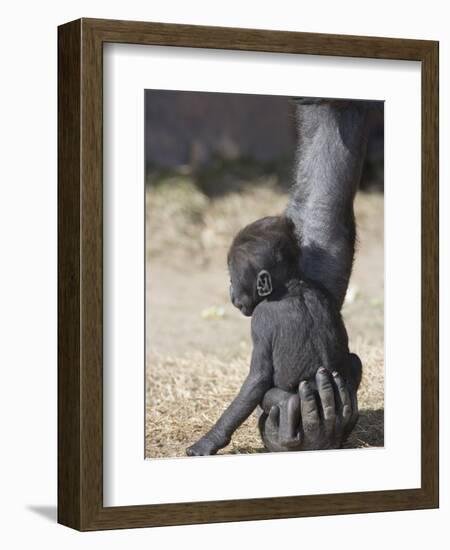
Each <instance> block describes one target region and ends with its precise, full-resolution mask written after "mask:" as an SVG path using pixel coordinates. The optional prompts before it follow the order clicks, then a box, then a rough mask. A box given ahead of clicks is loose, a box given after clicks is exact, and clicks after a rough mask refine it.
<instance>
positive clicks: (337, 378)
mask: <svg viewBox="0 0 450 550" xmlns="http://www.w3.org/2000/svg"><path fill="white" fill-rule="evenodd" d="M333 378H334V382H335V384H336V387H337V392H338V398H339V401H340V414H341V417H342V421H343V423H344V424H347V423H348V422H349V421H350V419H351V417H352V402H351V399H350V394H349V391H348V388H347V386H346V384H345V382H344V379H343V378H342V376H341V375H340V374H339V373H338V372H337V371H334V372H333Z"/></svg>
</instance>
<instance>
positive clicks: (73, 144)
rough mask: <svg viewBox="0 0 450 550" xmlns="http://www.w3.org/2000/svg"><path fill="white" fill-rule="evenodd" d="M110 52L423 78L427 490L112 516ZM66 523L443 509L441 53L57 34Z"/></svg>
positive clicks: (135, 28)
mask: <svg viewBox="0 0 450 550" xmlns="http://www.w3.org/2000/svg"><path fill="white" fill-rule="evenodd" d="M106 42H116V43H132V44H142V45H145V44H149V45H164V46H181V47H190V48H213V49H216V48H220V49H227V50H246V51H258V52H280V53H293V54H296V53H297V54H310V55H321V56H323V55H326V56H347V57H359V58H374V59H393V60H414V61H419V62H420V63H421V67H422V73H421V74H422V214H421V215H422V252H421V253H422V329H421V330H422V358H421V359H422V366H421V389H422V402H421V414H422V433H421V441H422V447H421V468H422V469H421V480H422V481H421V487H420V488H418V489H406V490H388V491H375V492H360V493H343V494H320V495H311V496H291V497H277V498H260V499H246V500H231V501H212V502H194V503H175V504H155V505H145V506H141V505H139V506H126V507H125V506H119V507H104V506H103V447H102V445H103V434H102V430H103V427H102V424H103V401H102V368H103V365H102V341H103V340H102V338H103V334H102V330H103V319H102V315H103V295H102V277H103V262H102V243H103V235H102V231H103V230H102V185H103V183H102V86H103V83H102V56H103V53H102V47H103V44H104V43H106ZM58 52H59V53H58V133H59V138H58V159H59V162H58V521H59V523H61V524H64V525H67V526H69V527H72V528H75V529H78V530H81V531H89V530H97V529H113V528H131V527H150V526H165V525H181V524H193V523H210V522H227V521H244V520H256V519H271V518H289V517H302V516H320V515H329V514H350V513H364V512H380V511H392V510H412V509H424V508H435V507H437V506H438V456H439V455H438V43H437V42H433V41H426V40H402V39H392V38H374V37H360V36H338V35H326V34H309V33H293V32H280V31H266V30H251V29H238V28H220V27H201V26H190V25H171V24H161V23H143V22H129V21H109V20H101V19H79V20H77V21H73V22H70V23H67V24H65V25H62V26H60V27H59V29H58Z"/></svg>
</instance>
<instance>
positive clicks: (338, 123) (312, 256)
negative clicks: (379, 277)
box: [259, 99, 369, 450]
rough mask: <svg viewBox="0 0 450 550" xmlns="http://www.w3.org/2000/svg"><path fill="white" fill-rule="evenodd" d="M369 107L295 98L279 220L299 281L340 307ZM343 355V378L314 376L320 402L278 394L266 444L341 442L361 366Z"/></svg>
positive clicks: (308, 392) (263, 427)
mask: <svg viewBox="0 0 450 550" xmlns="http://www.w3.org/2000/svg"><path fill="white" fill-rule="evenodd" d="M368 105H369V104H368V102H364V101H345V100H314V99H311V100H309V99H298V100H296V119H297V128H298V146H297V159H296V178H295V183H294V186H293V188H292V190H291V197H290V199H289V204H288V206H287V209H286V215H287V217H289V218H290V219H291V220H292V221H293V223H294V227H295V232H296V236H297V239H298V242H299V246H300V269H301V273H302V276H303V277H304V278H305V279H308V280H310V281H312V282H315V283H317V284H319V285H320V286H321V287H322V288H324V289H325V290H326V291H328V293H329V295H330V296H331V297H332V299H333V300H334V301H335V304H336V307H337V308H338V309H339V310H340V309H341V308H342V305H343V303H344V299H345V294H346V292H347V287H348V282H349V279H350V274H351V271H352V266H353V257H354V252H355V238H356V231H355V218H354V212H353V201H354V197H355V193H356V190H357V188H358V186H359V182H360V179H361V171H362V165H363V160H364V156H365V151H366V144H367V110H368ZM349 357H350V358H351V359H350V360H349V365H350V366H351V368H350V369H349V370H348V372H347V375H346V377H345V380H344V379H343V378H341V377H340V376H338V377H337V378H336V377H335V378H334V379H333V380H328V376H327V375H326V374H325V373H323V372H319V373H318V375H317V379H316V384H317V389H318V396H319V400H320V403H319V405H317V403H316V401H315V399H314V400H313V399H312V397H313V391H312V388H311V387H310V386H309V385H308V384H306V385H305V384H301V385H300V388H299V392H298V395H297V394H296V395H294V396H291V397H290V399H289V400H288V401H286V400H285V399H282V398H281V397H279V398H278V403H273V404H274V407H272V409H271V411H270V412H269V411H266V412H265V413H263V414H262V415H261V417H260V422H259V427H260V431H261V435H262V437H263V440H264V442H265V444H266V447H268V448H269V449H270V450H293V449H294V448H295V449H296V450H306V449H326V448H335V447H339V446H340V445H341V444H342V442H343V441H344V440H345V438H346V437H347V436H348V435H349V433H350V432H351V430H352V429H353V427H354V425H355V423H356V419H357V417H358V405H357V398H356V391H357V388H358V385H359V381H360V379H361V362H360V361H359V358H357V356H354V355H353V354H350V356H349ZM352 365H353V367H352ZM333 384H334V385H335V386H337V387H338V392H337V393H336V392H335V391H334V389H333V388H332V385H333ZM333 392H334V393H336V395H339V396H340V397H341V398H342V397H346V399H345V402H346V403H347V402H348V403H349V404H348V406H346V408H345V411H346V414H347V412H348V411H349V410H350V415H349V416H348V418H346V417H345V416H343V410H344V409H343V407H342V399H341V404H340V403H339V399H338V402H335V401H334V400H333V398H332V396H333ZM269 394H270V392H268V397H269ZM273 398H274V395H272V402H273ZM275 399H276V396H275ZM265 400H266V401H267V399H266V398H265ZM308 406H309V408H308ZM318 407H319V409H322V410H323V411H325V410H327V411H329V415H330V419H328V420H327V419H326V417H325V416H324V415H322V414H317V413H318ZM300 411H301V413H300ZM295 423H296V426H297V427H295V426H294V424H295ZM299 423H300V425H299ZM327 424H328V425H332V426H333V430H330V429H327ZM302 434H303V435H302Z"/></svg>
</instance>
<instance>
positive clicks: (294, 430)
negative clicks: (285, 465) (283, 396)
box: [280, 394, 300, 447]
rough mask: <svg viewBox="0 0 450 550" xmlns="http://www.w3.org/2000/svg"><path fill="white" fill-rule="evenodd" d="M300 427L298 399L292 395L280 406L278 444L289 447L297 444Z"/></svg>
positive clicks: (295, 395)
mask: <svg viewBox="0 0 450 550" xmlns="http://www.w3.org/2000/svg"><path fill="white" fill-rule="evenodd" d="M299 426H300V398H299V396H298V395H297V394H294V395H292V396H291V397H290V398H289V399H288V400H287V401H285V402H284V403H283V404H282V405H280V443H281V444H282V445H286V446H288V447H289V446H291V445H295V444H298V442H299V441H300V435H299Z"/></svg>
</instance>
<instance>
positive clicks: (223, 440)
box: [186, 305, 273, 456]
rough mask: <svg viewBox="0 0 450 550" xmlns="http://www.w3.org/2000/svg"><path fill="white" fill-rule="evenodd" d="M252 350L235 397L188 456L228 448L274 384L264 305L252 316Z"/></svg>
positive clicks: (206, 453)
mask: <svg viewBox="0 0 450 550" xmlns="http://www.w3.org/2000/svg"><path fill="white" fill-rule="evenodd" d="M252 340H253V352H252V358H251V362H250V372H249V374H248V376H247V378H246V379H245V381H244V383H243V384H242V387H241V389H240V391H239V393H238V395H237V396H236V397H235V398H234V400H233V401H232V402H231V404H230V405H229V406H228V408H227V409H226V410H225V412H224V413H223V414H222V416H221V417H220V418H219V420H218V421H217V422H216V424H215V425H214V426H213V427H212V428H211V430H210V431H209V432H208V433H207V434H206V435H204V436H203V437H202V438H201V439H199V440H198V441H197V443H195V444H194V445H192V446H191V447H189V448H188V449H187V450H186V453H187V455H188V456H201V455H211V454H215V453H216V452H217V451H218V450H219V449H222V448H223V447H226V446H227V445H228V443H229V442H230V440H231V436H232V435H233V432H234V431H235V430H236V429H237V428H238V427H239V426H240V425H241V424H242V423H243V422H244V421H245V420H246V419H247V418H248V417H249V416H250V414H251V413H252V412H253V410H254V409H255V408H256V406H257V405H258V404H259V403H260V402H261V401H262V398H263V396H264V394H265V393H266V391H267V390H268V389H269V388H270V387H271V386H272V384H273V382H272V378H273V368H272V349H271V325H270V323H268V322H267V320H266V315H265V312H264V307H263V305H260V306H259V307H258V308H256V310H255V312H254V314H253V316H252Z"/></svg>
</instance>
